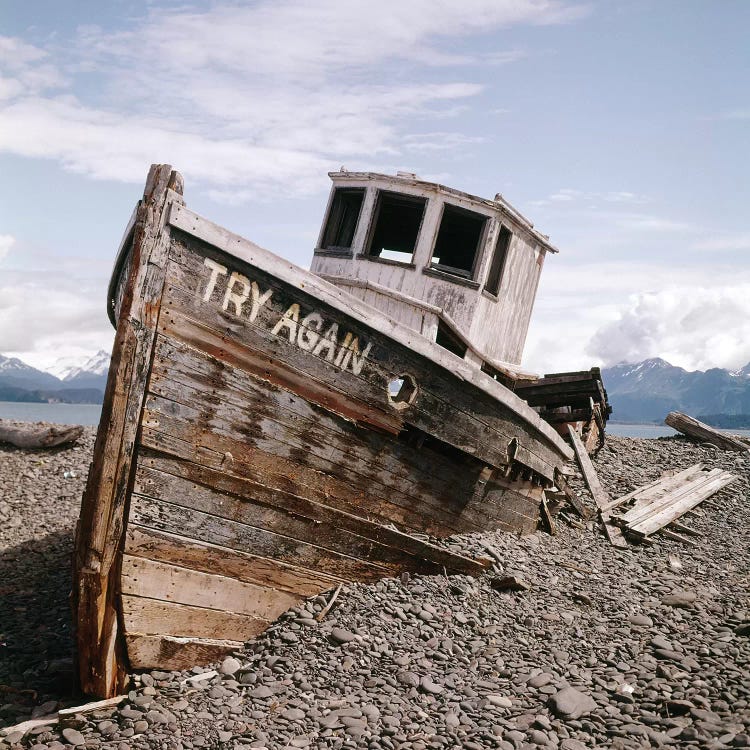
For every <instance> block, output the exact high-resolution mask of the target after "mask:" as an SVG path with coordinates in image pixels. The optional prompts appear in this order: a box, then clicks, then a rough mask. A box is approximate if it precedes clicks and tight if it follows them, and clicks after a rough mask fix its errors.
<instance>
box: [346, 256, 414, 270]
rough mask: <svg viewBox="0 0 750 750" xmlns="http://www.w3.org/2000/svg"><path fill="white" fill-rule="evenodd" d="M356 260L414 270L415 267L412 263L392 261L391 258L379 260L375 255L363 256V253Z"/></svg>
mask: <svg viewBox="0 0 750 750" xmlns="http://www.w3.org/2000/svg"><path fill="white" fill-rule="evenodd" d="M357 258H358V259H361V260H368V261H370V263H384V264H385V265H386V266H399V267H401V268H411V269H415V268H416V266H415V265H414V264H413V263H412V262H406V261H402V260H392V259H391V258H379V257H378V256H377V255H364V254H363V253H361V254H359V255H358V256H357Z"/></svg>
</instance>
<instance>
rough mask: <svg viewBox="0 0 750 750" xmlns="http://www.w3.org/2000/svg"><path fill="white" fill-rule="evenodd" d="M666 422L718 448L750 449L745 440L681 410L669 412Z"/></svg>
mask: <svg viewBox="0 0 750 750" xmlns="http://www.w3.org/2000/svg"><path fill="white" fill-rule="evenodd" d="M664 424H666V425H668V426H669V427H672V428H673V429H675V430H677V431H678V432H681V433H682V434H683V435H687V436H688V437H692V438H696V439H697V440H702V441H703V442H705V443H711V445H715V446H716V447H717V448H721V449H722V450H725V451H738V452H743V453H744V452H747V451H748V450H750V448H749V447H748V445H747V444H746V443H744V442H743V441H741V440H738V439H737V438H733V437H731V436H730V435H725V434H724V433H722V432H719V431H718V430H715V429H714V428H713V427H710V426H709V425H707V424H704V423H703V422H699V421H698V420H697V419H695V418H694V417H690V416H688V415H687V414H683V413H682V412H679V411H671V412H669V414H667V416H666V418H665V419H664Z"/></svg>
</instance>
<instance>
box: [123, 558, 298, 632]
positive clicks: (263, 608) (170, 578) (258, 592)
mask: <svg viewBox="0 0 750 750" xmlns="http://www.w3.org/2000/svg"><path fill="white" fill-rule="evenodd" d="M120 584H121V587H122V593H123V594H131V595H133V596H141V597H147V598H149V599H162V600H164V601H168V602H176V603H178V604H190V605H193V606H196V607H207V608H209V609H218V610H222V611H225V612H236V613H238V614H245V615H251V616H253V617H255V618H257V619H262V620H266V621H271V620H274V619H276V617H278V616H279V615H280V614H281V613H282V612H286V610H287V609H289V608H290V607H293V606H294V605H295V604H296V603H297V602H298V601H299V600H300V597H299V596H295V595H294V594H290V593H288V592H286V591H276V590H275V589H272V588H269V587H264V586H258V585H256V584H254V583H246V582H245V581H238V580H236V579H234V578H229V577H227V576H221V575H216V574H213V573H202V572H201V571H198V570H191V569H190V568H182V567H180V566H178V565H169V564H167V563H162V562H157V561H156V560H148V559H147V558H145V557H131V556H130V555H123V558H122V573H121V576H120Z"/></svg>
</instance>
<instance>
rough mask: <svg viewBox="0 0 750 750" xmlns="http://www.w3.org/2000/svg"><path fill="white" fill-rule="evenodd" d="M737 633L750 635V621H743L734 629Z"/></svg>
mask: <svg viewBox="0 0 750 750" xmlns="http://www.w3.org/2000/svg"><path fill="white" fill-rule="evenodd" d="M734 634H735V635H750V622H743V623H742V625H738V626H737V627H736V628H735V629H734Z"/></svg>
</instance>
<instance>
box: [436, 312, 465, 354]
mask: <svg viewBox="0 0 750 750" xmlns="http://www.w3.org/2000/svg"><path fill="white" fill-rule="evenodd" d="M435 343H436V344H437V345H438V346H442V347H443V349H447V350H448V351H449V352H453V353H454V354H456V355H458V356H459V357H461V358H462V359H463V358H464V357H465V356H466V349H467V348H468V347H467V346H466V344H464V342H463V341H461V339H460V338H458V336H456V334H455V333H454V332H453V331H452V330H451V329H450V328H449V327H448V326H447V325H445V323H443V321H442V320H438V329H437V336H436V337H435Z"/></svg>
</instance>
